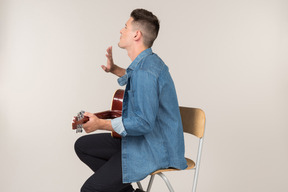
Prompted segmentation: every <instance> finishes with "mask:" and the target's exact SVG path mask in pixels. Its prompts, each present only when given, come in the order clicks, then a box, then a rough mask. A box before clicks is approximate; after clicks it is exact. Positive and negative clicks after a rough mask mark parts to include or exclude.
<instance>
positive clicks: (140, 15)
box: [130, 9, 160, 48]
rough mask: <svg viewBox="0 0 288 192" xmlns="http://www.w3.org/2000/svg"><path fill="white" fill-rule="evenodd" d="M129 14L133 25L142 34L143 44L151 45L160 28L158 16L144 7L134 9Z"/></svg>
mask: <svg viewBox="0 0 288 192" xmlns="http://www.w3.org/2000/svg"><path fill="white" fill-rule="evenodd" d="M130 16H131V17H132V18H133V21H132V24H133V25H134V27H136V28H138V29H139V30H140V31H141V33H142V35H143V43H144V45H145V46H147V47H148V48H150V47H152V45H153V42H154V40H155V39H156V38H157V36H158V32H159V28H160V25H159V20H158V18H157V17H156V16H155V15H153V13H152V12H150V11H147V10H145V9H135V10H133V11H132V12H131V14H130Z"/></svg>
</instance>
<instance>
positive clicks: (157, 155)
mask: <svg viewBox="0 0 288 192" xmlns="http://www.w3.org/2000/svg"><path fill="white" fill-rule="evenodd" d="M118 83H119V84H120V85H122V86H123V85H126V89H125V93H124V99H123V108H122V117H119V118H116V119H113V120H112V121H111V123H112V127H113V129H114V130H115V131H116V132H117V133H119V134H120V135H121V136H122V174H123V182H124V183H130V182H136V181H139V180H142V179H144V178H145V177H146V176H147V175H149V174H150V173H151V172H153V171H155V170H157V169H160V168H168V167H174V168H177V169H185V168H186V167H187V162H186V160H185V158H184V137H183V128H182V122H181V117H180V112H179V105H178V100H177V95H176V91H175V87H174V83H173V80H172V78H171V76H170V73H169V70H168V67H167V66H166V65H165V63H164V62H163V61H162V60H161V59H160V58H159V57H158V56H157V55H156V54H154V53H153V52H152V50H151V48H149V49H146V50H144V51H143V52H142V53H140V54H139V55H138V56H137V58H136V59H135V60H134V61H133V62H132V63H131V64H130V66H129V67H128V68H127V70H126V74H125V75H124V76H122V77H120V78H119V79H118Z"/></svg>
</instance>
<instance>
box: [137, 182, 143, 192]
mask: <svg viewBox="0 0 288 192" xmlns="http://www.w3.org/2000/svg"><path fill="white" fill-rule="evenodd" d="M137 185H138V187H139V189H141V190H142V191H143V187H142V185H141V182H140V181H138V182H137Z"/></svg>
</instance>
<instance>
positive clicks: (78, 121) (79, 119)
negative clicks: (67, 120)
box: [72, 110, 87, 133]
mask: <svg viewBox="0 0 288 192" xmlns="http://www.w3.org/2000/svg"><path fill="white" fill-rule="evenodd" d="M84 113H85V111H83V110H82V111H80V112H79V113H78V114H77V116H75V117H74V119H73V121H72V129H76V133H81V132H82V129H83V123H85V122H87V120H84V117H85V118H86V116H84Z"/></svg>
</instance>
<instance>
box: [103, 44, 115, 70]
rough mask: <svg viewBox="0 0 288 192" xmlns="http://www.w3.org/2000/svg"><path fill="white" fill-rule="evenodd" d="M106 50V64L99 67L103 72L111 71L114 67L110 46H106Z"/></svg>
mask: <svg viewBox="0 0 288 192" xmlns="http://www.w3.org/2000/svg"><path fill="white" fill-rule="evenodd" d="M106 51H107V53H106V57H107V65H106V66H105V65H102V66H101V67H102V69H103V70H104V71H105V72H107V73H108V72H111V73H113V70H114V69H115V64H114V61H113V57H112V46H110V47H108V49H107V50H106Z"/></svg>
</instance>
